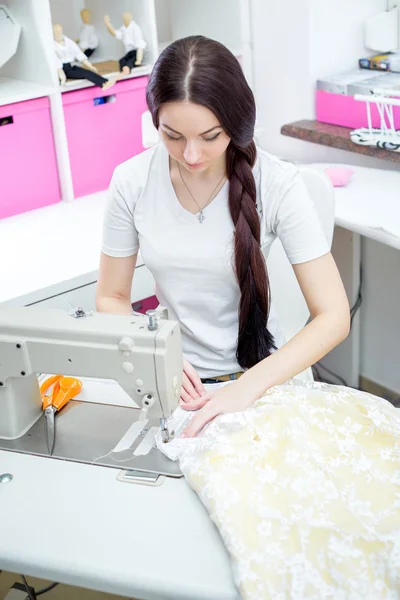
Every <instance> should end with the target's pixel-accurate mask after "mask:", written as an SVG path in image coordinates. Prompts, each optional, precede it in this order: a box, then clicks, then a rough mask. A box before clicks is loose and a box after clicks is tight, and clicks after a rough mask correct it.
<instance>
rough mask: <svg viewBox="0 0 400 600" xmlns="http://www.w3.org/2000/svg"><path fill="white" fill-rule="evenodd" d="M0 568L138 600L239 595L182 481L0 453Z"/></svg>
mask: <svg viewBox="0 0 400 600" xmlns="http://www.w3.org/2000/svg"><path fill="white" fill-rule="evenodd" d="M5 472H6V473H12V474H13V476H14V479H13V480H12V481H11V482H10V483H7V484H0V514H1V519H0V521H1V535H0V568H1V569H6V570H9V571H12V572H15V573H22V574H24V575H31V576H37V577H43V578H45V579H48V580H50V581H58V582H62V583H67V584H71V585H76V586H80V587H86V588H91V589H96V590H99V591H104V592H110V593H114V594H119V595H121V596H127V597H132V598H138V599H143V600H167V599H171V600H180V599H181V600H189V599H191V600H207V599H208V600H238V598H239V595H238V593H237V592H236V589H235V587H234V584H233V581H232V575H231V567H230V560H229V557H228V554H227V552H226V550H225V548H224V545H223V543H222V541H221V539H220V536H219V533H218V530H217V529H216V527H215V526H214V525H213V523H212V522H211V520H210V519H209V517H208V515H207V512H206V510H205V509H204V507H203V505H202V504H201V502H200V500H199V499H198V498H197V496H196V494H195V493H194V492H193V491H192V490H191V489H190V488H189V486H188V485H187V483H186V481H185V480H184V479H180V480H172V479H166V480H165V481H164V483H163V484H162V485H161V486H159V487H150V486H145V485H138V484H132V483H123V482H121V481H118V480H117V479H116V475H117V473H118V470H117V469H112V468H105V467H100V466H89V465H84V464H78V463H72V462H67V461H61V460H56V459H50V458H39V457H36V456H29V455H24V454H17V453H14V452H4V451H3V452H2V451H0V474H1V473H5Z"/></svg>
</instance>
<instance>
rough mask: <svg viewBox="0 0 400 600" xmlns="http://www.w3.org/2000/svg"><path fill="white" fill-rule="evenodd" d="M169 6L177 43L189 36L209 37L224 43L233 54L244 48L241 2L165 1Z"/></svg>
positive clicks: (212, 0) (217, 0) (174, 37)
mask: <svg viewBox="0 0 400 600" xmlns="http://www.w3.org/2000/svg"><path fill="white" fill-rule="evenodd" d="M164 2H168V5H169V11H170V26H171V34H172V38H173V39H178V38H180V37H184V36H187V35H196V34H200V35H205V36H207V37H210V38H213V39H216V40H218V41H219V42H222V43H223V44H225V45H226V46H228V48H230V49H231V50H234V49H236V48H237V47H238V46H239V48H240V40H241V24H240V5H239V0H201V1H199V2H193V1H192V0H164Z"/></svg>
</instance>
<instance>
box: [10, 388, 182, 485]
mask: <svg viewBox="0 0 400 600" xmlns="http://www.w3.org/2000/svg"><path fill="white" fill-rule="evenodd" d="M139 412H140V411H139V410H138V409H137V408H136V409H135V408H128V407H125V406H114V405H109V404H96V403H94V402H81V401H76V400H70V401H69V403H68V404H67V405H66V406H65V407H64V408H63V409H62V410H61V411H60V412H59V413H57V414H56V418H55V429H56V441H55V446H54V451H53V455H52V456H51V457H49V453H48V451H47V443H46V427H45V419H44V417H43V416H42V417H41V418H40V419H39V420H38V421H37V422H36V423H35V424H34V425H33V426H32V427H31V429H30V430H29V431H28V432H27V433H26V434H25V435H23V436H22V437H20V438H18V439H16V440H3V439H0V449H1V450H10V451H12V452H22V453H25V454H35V455H38V456H47V457H49V458H54V459H60V460H71V461H74V462H81V463H86V464H92V463H93V464H95V465H102V466H104V467H113V468H114V469H120V470H121V469H135V470H137V471H146V472H149V473H156V474H160V475H166V476H167V477H182V473H181V470H180V468H179V463H178V462H174V461H171V460H169V459H168V458H167V457H166V456H164V454H162V453H161V452H160V451H159V450H157V449H156V448H152V449H151V450H150V452H149V453H148V454H147V455H146V456H132V454H133V451H134V450H135V449H136V447H137V446H138V445H139V444H140V443H141V442H142V441H143V437H142V436H139V437H138V438H137V439H136V440H135V442H134V443H133V444H132V446H131V448H129V450H124V451H122V452H118V453H115V454H111V455H110V456H105V455H106V454H108V453H109V452H110V451H111V450H112V449H113V448H115V446H116V445H117V443H118V442H119V441H120V439H121V438H122V437H123V436H124V435H125V433H126V431H127V430H128V429H129V427H130V426H131V425H132V423H134V422H135V421H136V420H137V419H138V417H139ZM158 425H159V421H156V420H154V421H151V420H149V422H148V424H147V426H146V427H147V429H149V428H150V427H153V426H158Z"/></svg>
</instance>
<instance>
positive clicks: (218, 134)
mask: <svg viewBox="0 0 400 600" xmlns="http://www.w3.org/2000/svg"><path fill="white" fill-rule="evenodd" d="M220 135H221V131H220V132H219V133H217V135H214V137H211V138H203V140H204V141H205V142H213V141H214V140H216V139H217V137H219V136H220Z"/></svg>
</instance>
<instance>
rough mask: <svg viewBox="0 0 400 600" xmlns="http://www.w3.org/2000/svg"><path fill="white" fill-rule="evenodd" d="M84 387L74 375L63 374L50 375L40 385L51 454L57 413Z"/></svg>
mask: <svg viewBox="0 0 400 600" xmlns="http://www.w3.org/2000/svg"><path fill="white" fill-rule="evenodd" d="M51 387H53V390H52V392H51V394H49V395H48V396H46V392H47V391H48V390H49V388H51ZM81 389H82V382H81V381H79V379H75V378H74V377H64V376H63V375H53V376H52V377H49V378H48V379H46V381H44V382H43V383H42V385H41V386H40V393H41V395H42V406H43V410H44V416H45V419H46V431H47V449H48V451H49V454H50V456H51V455H52V454H53V450H54V443H55V437H56V430H55V420H54V417H55V414H56V412H57V411H58V410H61V409H62V407H63V406H65V405H66V404H67V403H68V402H69V401H70V400H71V399H72V398H75V396H77V395H78V394H79V392H80V391H81Z"/></svg>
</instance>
